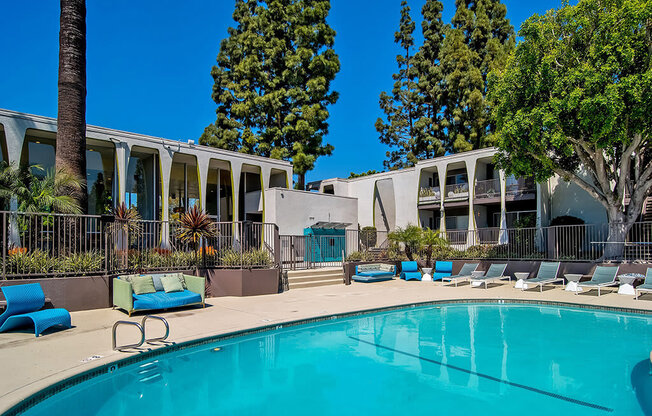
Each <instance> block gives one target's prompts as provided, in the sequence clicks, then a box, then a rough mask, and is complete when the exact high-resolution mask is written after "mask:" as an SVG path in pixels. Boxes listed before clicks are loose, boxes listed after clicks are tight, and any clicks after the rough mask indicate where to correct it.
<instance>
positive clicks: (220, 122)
mask: <svg viewBox="0 0 652 416" xmlns="http://www.w3.org/2000/svg"><path fill="white" fill-rule="evenodd" d="M329 11H330V1H329V0H236V3H235V11H234V13H233V19H234V21H235V22H236V26H235V27H231V28H229V29H228V35H229V36H228V37H227V38H226V39H224V40H222V42H221V44H220V51H219V54H218V56H217V65H215V66H213V69H212V71H211V75H212V76H213V79H214V81H215V83H214V85H213V94H212V98H213V100H214V101H215V103H217V110H216V113H217V120H216V121H215V123H214V124H211V125H210V126H208V127H206V129H205V130H204V133H203V134H202V135H201V137H200V139H199V141H200V143H202V144H206V145H209V146H215V147H219V148H223V149H229V150H238V151H241V152H244V153H251V154H257V155H261V156H269V157H274V158H278V159H290V160H292V163H293V167H294V172H295V173H297V174H298V176H299V180H298V188H300V189H303V188H304V186H305V174H306V172H307V171H309V170H311V169H313V168H314V164H315V161H316V160H317V158H318V157H319V156H325V155H330V154H331V153H332V151H333V146H331V145H330V144H324V142H323V139H324V136H325V135H326V134H328V123H327V120H328V117H329V112H328V110H327V107H328V106H329V105H331V104H334V103H335V102H336V101H337V98H338V94H337V92H334V91H331V86H330V84H331V82H332V81H333V79H334V78H335V75H336V74H337V72H339V69H340V63H339V58H338V56H337V55H336V54H335V51H334V50H333V44H334V41H335V31H334V30H333V29H332V28H331V27H330V26H329V25H328V23H327V22H326V18H327V16H328V12H329Z"/></svg>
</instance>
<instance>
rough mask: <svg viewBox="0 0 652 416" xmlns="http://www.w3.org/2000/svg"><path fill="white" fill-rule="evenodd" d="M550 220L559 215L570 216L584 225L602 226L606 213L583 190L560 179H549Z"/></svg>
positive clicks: (605, 220)
mask: <svg viewBox="0 0 652 416" xmlns="http://www.w3.org/2000/svg"><path fill="white" fill-rule="evenodd" d="M549 182H550V195H549V199H548V200H549V202H548V204H549V206H550V220H552V219H554V218H555V217H559V216H560V215H572V216H573V217H578V218H581V219H583V220H584V222H585V223H586V224H603V223H606V222H607V212H606V210H605V209H604V207H603V206H602V204H600V203H599V202H598V201H596V200H595V199H594V198H593V197H592V196H591V195H589V194H588V193H587V192H586V191H585V190H583V189H582V188H580V187H579V186H577V185H576V184H574V183H572V182H566V181H565V180H563V179H562V178H559V177H553V178H551V179H550V181H549Z"/></svg>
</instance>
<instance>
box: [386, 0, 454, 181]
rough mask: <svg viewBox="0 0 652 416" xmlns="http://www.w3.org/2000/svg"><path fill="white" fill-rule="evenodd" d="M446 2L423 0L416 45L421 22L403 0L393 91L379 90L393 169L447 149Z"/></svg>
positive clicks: (414, 162)
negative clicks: (442, 59) (442, 124)
mask: <svg viewBox="0 0 652 416" xmlns="http://www.w3.org/2000/svg"><path fill="white" fill-rule="evenodd" d="M442 10H443V5H442V3H441V2H439V1H436V0H427V1H426V4H425V5H424V6H423V9H422V14H423V22H422V25H421V28H422V32H423V36H424V43H423V45H422V46H421V47H420V48H419V49H418V50H416V51H415V48H416V46H415V41H414V30H415V28H416V24H415V23H414V21H413V20H412V17H411V16H410V6H408V4H407V2H406V1H402V2H401V18H400V20H399V30H398V31H397V32H396V33H395V34H394V41H395V42H396V43H397V44H398V45H399V46H400V48H401V50H402V54H400V55H397V56H396V62H397V64H398V72H397V73H395V74H394V75H393V76H392V78H393V79H394V85H393V88H392V91H391V94H388V93H387V92H385V91H383V92H381V94H380V100H379V104H380V108H381V109H382V110H383V112H384V113H385V119H384V120H383V119H382V118H378V120H376V131H378V133H379V135H380V137H379V139H380V142H381V143H384V144H386V145H388V146H389V147H390V150H388V151H387V153H386V156H387V159H386V160H385V161H384V162H383V164H384V166H385V167H386V168H389V169H400V168H403V167H408V166H414V164H416V162H417V161H419V160H422V159H428V158H431V157H434V156H437V155H441V154H443V147H442V141H441V138H442V137H441V136H442V131H441V130H440V129H439V123H438V118H439V115H440V114H439V113H440V110H441V72H440V71H439V65H438V60H439V50H440V47H441V43H442V40H443V31H442V29H443V23H442V20H441V12H442Z"/></svg>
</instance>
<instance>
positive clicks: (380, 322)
mask: <svg viewBox="0 0 652 416" xmlns="http://www.w3.org/2000/svg"><path fill="white" fill-rule="evenodd" d="M651 321H652V317H649V316H639V315H632V314H621V313H612V312H597V311H593V310H579V309H571V308H558V307H548V306H542V307H539V306H533V305H508V304H504V305H493V304H475V305H461V304H458V305H450V306H433V307H421V308H412V309H403V310H396V311H391V312H383V313H376V314H372V315H365V316H359V317H354V318H347V319H340V320H331V321H325V322H321V323H318V324H311V325H303V326H295V327H289V328H285V329H281V330H276V331H270V332H265V333H259V334H255V335H250V336H245V337H241V338H234V339H230V340H228V341H222V342H217V343H215V344H211V345H203V346H200V347H193V348H188V349H184V350H180V351H177V352H174V353H169V354H165V355H161V356H158V357H157V358H156V359H152V360H149V361H144V362H142V363H138V364H134V365H131V366H125V367H123V368H119V369H118V370H116V371H115V372H113V373H112V374H106V375H103V376H99V377H97V378H94V379H92V380H91V381H87V382H85V383H82V384H79V385H77V386H74V387H71V388H69V389H67V390H65V391H63V392H61V393H59V394H57V395H55V396H53V397H51V398H49V399H47V400H45V401H43V402H41V403H40V404H38V405H37V406H35V407H33V408H32V409H30V410H29V411H28V412H27V413H26V414H28V415H30V416H32V415H47V416H58V415H62V416H63V415H66V416H76V415H106V416H119V415H138V416H145V415H157V416H161V415H305V414H311V415H338V416H341V415H374V416H376V415H397V414H404V415H410V416H411V415H425V414H428V415H475V414H501V415H536V414H541V415H543V414H546V415H551V414H552V415H567V414H572V415H601V414H605V415H607V414H616V415H642V414H650V413H652V381H651V380H652V376H650V364H649V354H650V350H651V349H652V331H650V329H649V328H650V323H652V322H651ZM215 347H220V349H219V351H214V349H215Z"/></svg>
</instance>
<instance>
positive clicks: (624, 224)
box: [603, 210, 634, 260]
mask: <svg viewBox="0 0 652 416" xmlns="http://www.w3.org/2000/svg"><path fill="white" fill-rule="evenodd" d="M607 221H608V222H609V234H608V236H607V244H605V248H604V257H603V258H604V259H605V260H621V259H622V258H623V256H624V254H625V253H624V249H625V239H626V238H627V233H628V232H629V230H630V229H631V228H632V225H633V224H634V222H633V221H631V222H630V221H627V217H626V215H625V214H624V213H623V212H620V211H616V210H613V211H611V210H608V211H607Z"/></svg>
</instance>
